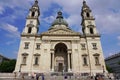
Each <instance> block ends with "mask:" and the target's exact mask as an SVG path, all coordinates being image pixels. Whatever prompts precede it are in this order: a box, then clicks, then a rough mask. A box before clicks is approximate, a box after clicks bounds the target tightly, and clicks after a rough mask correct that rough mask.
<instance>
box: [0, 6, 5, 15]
mask: <svg viewBox="0 0 120 80" xmlns="http://www.w3.org/2000/svg"><path fill="white" fill-rule="evenodd" d="M3 12H4V9H3V7H2V6H0V14H3Z"/></svg>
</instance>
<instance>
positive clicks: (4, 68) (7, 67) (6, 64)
mask: <svg viewBox="0 0 120 80" xmlns="http://www.w3.org/2000/svg"><path fill="white" fill-rule="evenodd" d="M15 64H16V60H10V61H3V62H2V63H1V64H0V72H13V71H14V69H15Z"/></svg>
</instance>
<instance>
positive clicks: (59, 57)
mask: <svg viewBox="0 0 120 80" xmlns="http://www.w3.org/2000/svg"><path fill="white" fill-rule="evenodd" d="M54 53H55V72H67V68H68V58H67V46H66V45H65V44H64V43H58V44H57V45H56V46H55V52H54Z"/></svg>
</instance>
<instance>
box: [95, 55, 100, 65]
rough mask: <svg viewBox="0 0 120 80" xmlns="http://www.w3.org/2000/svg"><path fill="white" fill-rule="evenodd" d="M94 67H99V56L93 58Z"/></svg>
mask: <svg viewBox="0 0 120 80" xmlns="http://www.w3.org/2000/svg"><path fill="white" fill-rule="evenodd" d="M95 65H100V63H99V56H95Z"/></svg>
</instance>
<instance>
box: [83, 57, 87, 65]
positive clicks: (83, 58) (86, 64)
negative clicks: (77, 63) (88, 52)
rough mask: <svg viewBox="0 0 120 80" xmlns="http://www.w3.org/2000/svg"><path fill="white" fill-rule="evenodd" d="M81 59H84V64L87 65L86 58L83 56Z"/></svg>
mask: <svg viewBox="0 0 120 80" xmlns="http://www.w3.org/2000/svg"><path fill="white" fill-rule="evenodd" d="M83 61H84V65H87V58H86V57H84V58H83Z"/></svg>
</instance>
